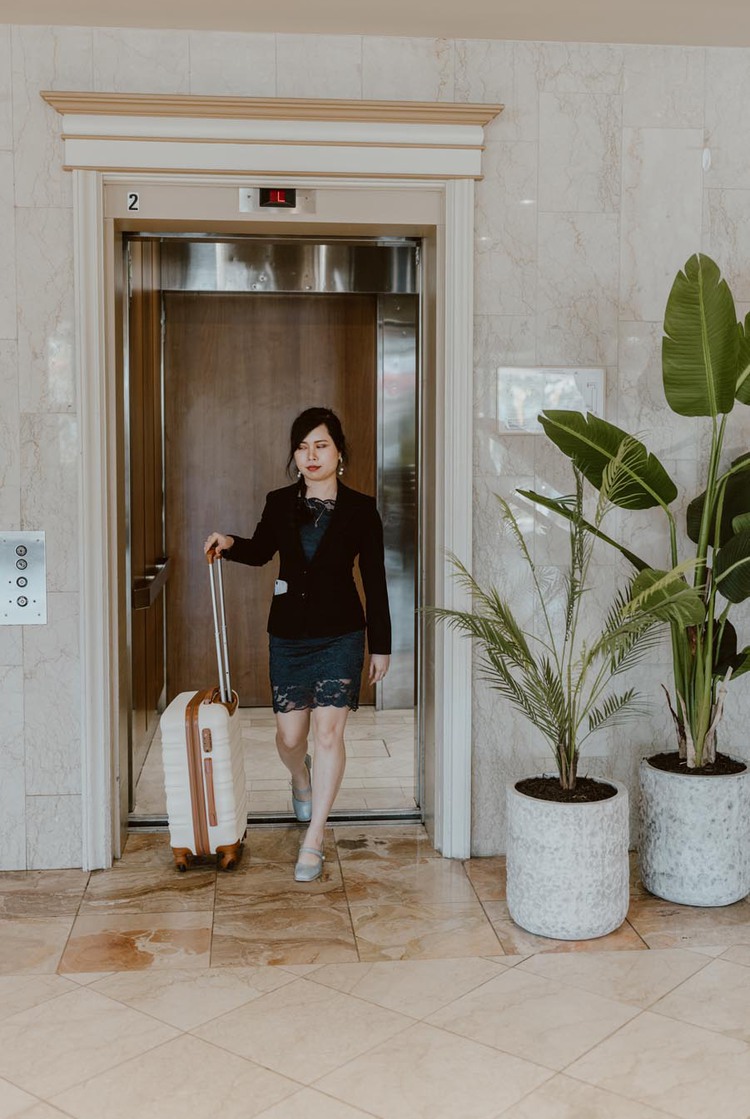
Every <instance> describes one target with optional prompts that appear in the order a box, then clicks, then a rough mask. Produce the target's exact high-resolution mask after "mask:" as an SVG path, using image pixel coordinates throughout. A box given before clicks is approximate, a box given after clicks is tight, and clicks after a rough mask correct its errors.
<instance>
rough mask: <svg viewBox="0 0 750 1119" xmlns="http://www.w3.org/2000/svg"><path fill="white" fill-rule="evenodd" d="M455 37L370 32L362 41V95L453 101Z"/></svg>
mask: <svg viewBox="0 0 750 1119" xmlns="http://www.w3.org/2000/svg"><path fill="white" fill-rule="evenodd" d="M453 89H454V44H453V40H452V39H408V38H395V37H393V38H381V37H380V36H375V35H372V36H367V37H366V38H365V39H363V41H362V96H363V97H365V98H368V99H372V100H374V101H394V100H398V101H451V100H452V99H453Z"/></svg>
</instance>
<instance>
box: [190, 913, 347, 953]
mask: <svg viewBox="0 0 750 1119" xmlns="http://www.w3.org/2000/svg"><path fill="white" fill-rule="evenodd" d="M356 959H357V947H356V943H355V940H354V934H353V933H352V926H351V920H350V918H349V913H348V912H347V910H346V909H345V908H342V909H337V908H335V907H334V906H331V905H327V906H323V905H314V906H305V907H303V906H296V907H294V908H286V909H284V908H281V907H278V906H271V907H268V908H265V907H264V908H261V907H259V906H255V907H253V908H251V909H248V911H247V912H244V913H242V912H231V913H223V912H219V913H217V914H216V916H215V918H214V930H213V945H212V949H211V964H212V966H214V967H228V966H229V967H244V966H253V965H256V966H257V965H260V964H313V963H345V962H347V961H351V960H356Z"/></svg>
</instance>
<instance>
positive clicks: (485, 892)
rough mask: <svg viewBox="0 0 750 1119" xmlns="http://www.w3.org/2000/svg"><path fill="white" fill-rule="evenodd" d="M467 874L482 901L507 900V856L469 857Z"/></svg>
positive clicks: (466, 865) (465, 866)
mask: <svg viewBox="0 0 750 1119" xmlns="http://www.w3.org/2000/svg"><path fill="white" fill-rule="evenodd" d="M464 870H465V871H466V876H467V878H468V879H469V881H470V882H471V884H472V886H473V887H474V890H475V891H476V895H477V897H478V898H479V900H480V901H504V900H505V856H504V855H490V856H488V857H487V858H483V859H467V860H466V862H465V863H464Z"/></svg>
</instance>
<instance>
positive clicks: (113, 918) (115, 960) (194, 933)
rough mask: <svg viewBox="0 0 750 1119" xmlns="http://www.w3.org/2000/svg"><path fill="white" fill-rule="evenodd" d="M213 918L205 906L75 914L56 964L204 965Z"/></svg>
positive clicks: (94, 967) (121, 967) (64, 968)
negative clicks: (169, 910) (192, 909)
mask: <svg viewBox="0 0 750 1119" xmlns="http://www.w3.org/2000/svg"><path fill="white" fill-rule="evenodd" d="M212 919H213V915H212V914H211V913H209V912H206V913H144V914H138V913H110V914H102V915H97V916H86V917H78V918H77V919H76V922H75V924H74V925H73V929H72V931H71V934H70V940H69V942H68V946H67V948H66V949H65V952H64V953H63V957H62V959H61V960H60V967H59V970H60V971H61V972H63V973H66V972H72V971H131V970H133V969H135V968H152V967H153V968H158V967H178V968H184V967H206V966H207V965H208V964H209V963H210V949H211V924H212Z"/></svg>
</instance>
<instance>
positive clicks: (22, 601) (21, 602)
mask: <svg viewBox="0 0 750 1119" xmlns="http://www.w3.org/2000/svg"><path fill="white" fill-rule="evenodd" d="M16 602H17V603H18V605H19V606H28V605H29V600H28V598H26V597H25V595H21V597H20V598H17V599H16Z"/></svg>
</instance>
